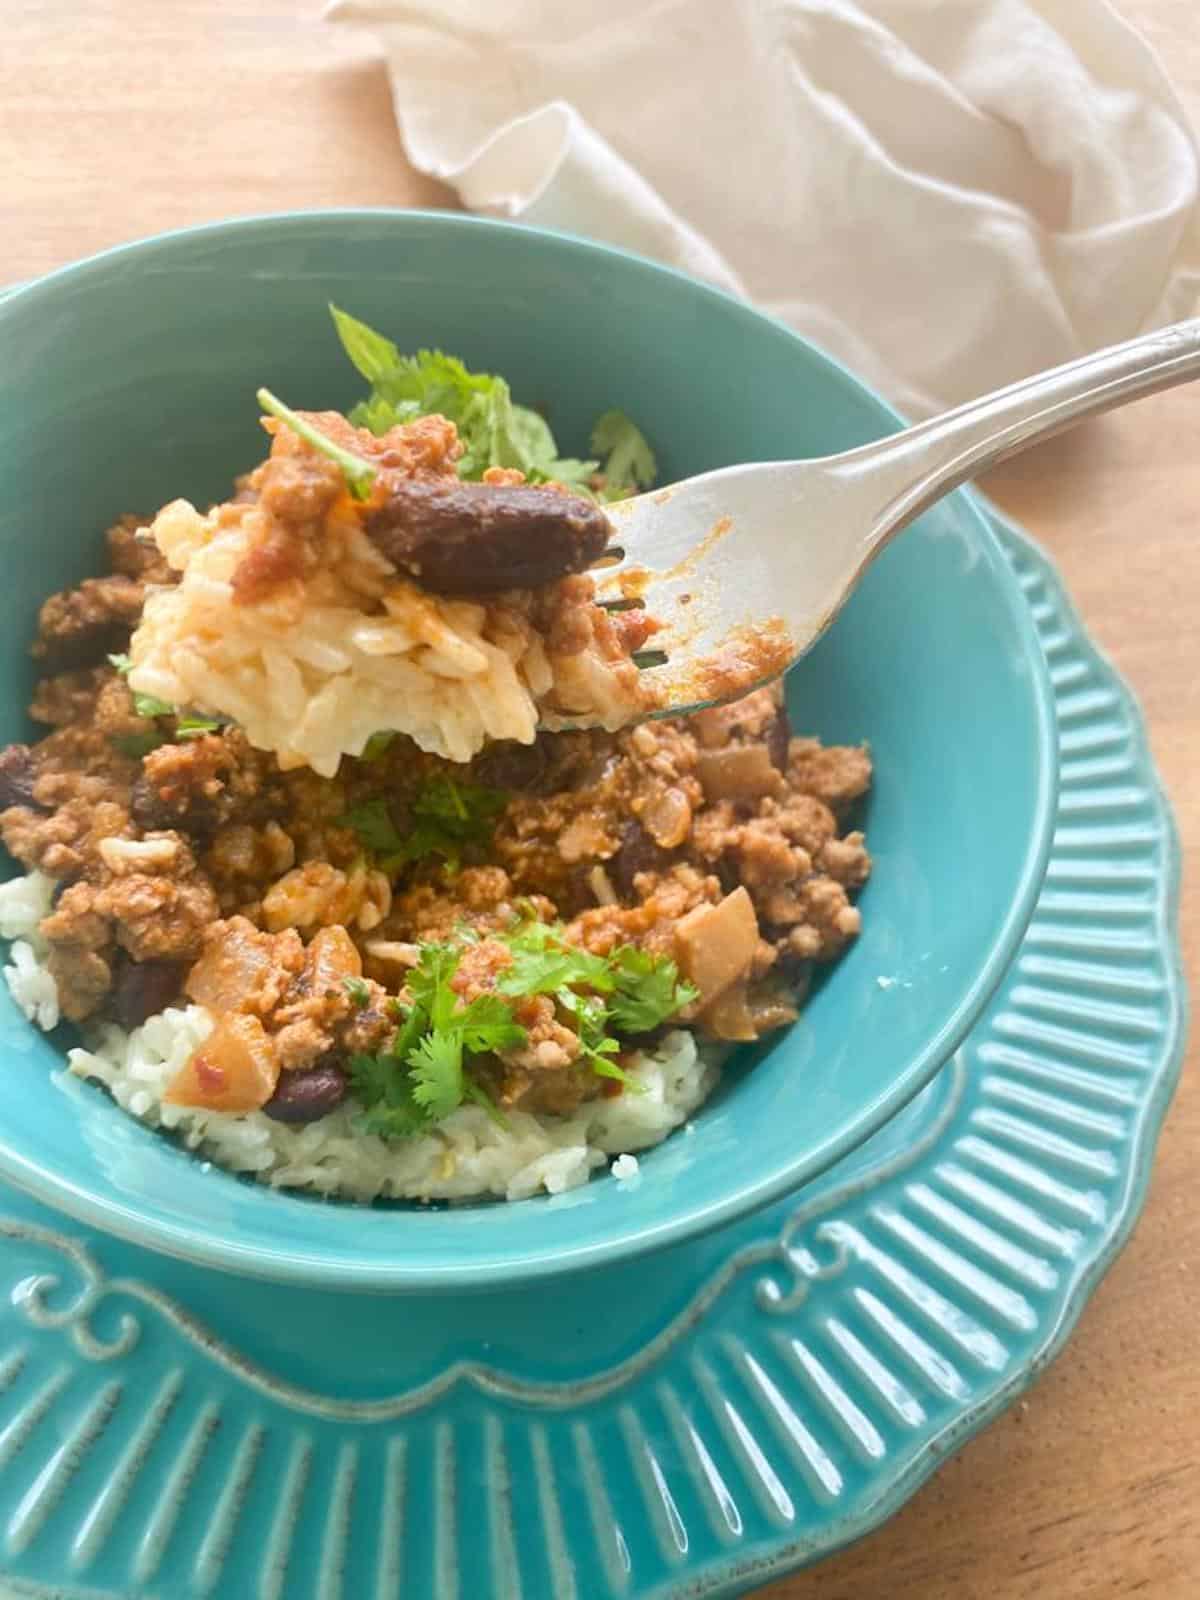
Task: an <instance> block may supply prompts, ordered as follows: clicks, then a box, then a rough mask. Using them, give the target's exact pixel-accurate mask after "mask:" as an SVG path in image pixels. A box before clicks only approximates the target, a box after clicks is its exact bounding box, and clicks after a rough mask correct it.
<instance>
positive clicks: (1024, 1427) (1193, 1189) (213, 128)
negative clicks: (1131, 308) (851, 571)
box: [0, 0, 1200, 1600]
mask: <svg viewBox="0 0 1200 1600" xmlns="http://www.w3.org/2000/svg"><path fill="white" fill-rule="evenodd" d="M5 9H6V15H5V19H4V27H5V48H4V51H3V53H2V54H0V157H2V158H3V161H2V164H3V172H4V179H3V198H2V200H0V217H2V218H3V229H2V231H0V281H2V280H8V281H12V280H14V279H20V278H24V277H29V276H32V275H33V274H36V273H39V272H42V271H44V270H46V269H47V268H50V267H55V266H58V265H59V264H60V263H62V262H65V261H69V260H71V259H72V258H74V257H77V256H81V255H85V254H87V253H88V252H90V251H93V250H98V249H101V248H102V247H104V246H106V245H111V244H116V243H118V242H120V241H122V240H125V239H131V238H135V237H137V236H139V235H141V234H146V233H153V232H156V231H158V230H160V229H163V228H170V227H176V226H179V225H181V224H185V223H191V222H202V221H207V220H210V219H213V218H217V217H223V216H228V215H231V214H236V213H240V212H241V213H244V212H250V211H265V210H276V209H284V208H286V207H291V206H322V205H338V204H363V205H443V204H451V203H452V198H451V196H450V195H449V193H448V192H447V191H445V190H442V189H441V188H440V187H439V186H438V185H436V184H434V183H431V182H429V181H427V180H425V179H423V178H421V177H419V176H418V175H417V174H415V173H414V172H413V171H412V170H411V169H410V168H409V167H408V166H407V165H406V163H405V161H404V159H403V156H402V155H401V153H400V148H399V144H398V141H397V139H396V136H395V133H394V129H393V125H392V119H391V108H390V101H389V98H388V90H387V83H386V79H385V76H384V72H383V68H382V66H381V65H380V63H379V61H378V59H377V56H376V53H375V51H374V49H373V47H372V45H371V43H370V41H369V40H367V39H365V38H361V37H356V36H354V35H352V34H351V32H350V31H349V30H347V29H333V28H329V27H326V26H324V25H323V24H322V23H321V22H320V20H319V15H318V12H319V5H318V3H317V0H167V3H166V4H164V5H151V4H149V3H148V0H104V3H101V0H41V3H40V4H38V5H28V6H20V7H17V6H9V7H6V8H5ZM1121 9H1122V10H1123V11H1124V13H1125V14H1126V15H1127V16H1128V17H1129V18H1130V19H1131V20H1132V21H1133V22H1135V23H1136V24H1138V25H1139V26H1141V27H1142V28H1143V29H1144V30H1145V31H1146V32H1147V33H1148V34H1149V35H1150V37H1151V38H1152V40H1153V41H1154V42H1155V43H1156V44H1157V45H1158V47H1159V48H1160V50H1161V51H1162V54H1163V56H1164V59H1165V60H1166V61H1167V63H1168V65H1169V68H1170V70H1171V72H1172V75H1173V77H1174V79H1175V82H1176V85H1177V87H1178V88H1179V90H1180V92H1181V93H1182V95H1183V97H1184V99H1185V102H1186V103H1187V104H1188V106H1189V108H1190V110H1191V112H1192V115H1193V118H1194V120H1195V121H1196V122H1197V123H1200V28H1198V27H1197V25H1196V13H1195V0H1122V3H1121ZM987 487H988V488H989V489H990V490H991V492H992V493H993V494H994V495H995V496H996V498H997V499H998V500H999V502H1000V504H1001V505H1002V506H1004V507H1005V508H1006V509H1007V510H1008V511H1010V512H1012V513H1013V514H1014V515H1015V516H1016V517H1018V518H1019V519H1020V520H1021V521H1022V522H1023V523H1024V524H1025V525H1026V526H1027V527H1028V528H1029V529H1031V530H1032V532H1033V533H1034V534H1035V535H1036V536H1037V537H1038V538H1039V539H1040V540H1042V542H1043V543H1044V544H1045V545H1047V546H1048V547H1049V549H1050V550H1051V551H1052V552H1053V554H1054V556H1055V557H1056V558H1057V560H1058V561H1059V563H1060V564H1061V566H1062V568H1063V570H1064V572H1065V574H1066V577H1067V580H1068V582H1069V584H1070V586H1071V589H1072V590H1073V592H1074V594H1075V596H1076V598H1077V600H1078V602H1079V604H1080V606H1081V608H1082V612H1083V615H1084V617H1085V618H1086V620H1087V622H1088V624H1089V626H1090V628H1091V629H1092V631H1093V633H1094V634H1095V635H1096V637H1097V638H1098V639H1099V640H1100V641H1101V642H1102V644H1103V645H1104V646H1105V647H1106V648H1107V650H1108V651H1109V653H1110V654H1111V655H1112V657H1113V658H1114V660H1115V661H1116V663H1117V665H1118V666H1119V668H1120V669H1121V671H1122V672H1123V673H1124V674H1125V675H1126V677H1127V678H1128V679H1129V680H1130V682H1131V683H1132V684H1133V685H1134V687H1135V689H1136V690H1137V692H1138V694H1139V695H1140V696H1141V699H1142V703H1143V705H1144V706H1145V709H1146V713H1147V716H1148V718H1149V723H1150V732H1151V737H1152V741H1153V745H1154V750H1155V753H1156V756H1157V759H1158V761H1159V764H1160V766H1161V768H1162V771H1163V774H1164V776H1165V779H1166V782H1167V786H1168V788H1169V790H1170V793H1171V794H1172V796H1173V798H1174V802H1175V806H1176V809H1177V813H1178V817H1179V822H1180V825H1181V829H1182V832H1183V838H1184V845H1185V851H1186V856H1187V865H1186V869H1185V871H1186V872H1190V873H1191V874H1192V877H1193V880H1194V877H1195V874H1196V872H1197V869H1198V868H1200V385H1196V386H1193V387H1192V388H1191V389H1184V390H1177V391H1175V392H1174V393H1171V394H1167V395H1163V396H1160V397H1157V398H1155V399H1152V400H1148V401H1145V402H1143V403H1142V404H1140V405H1138V406H1136V407H1134V408H1132V409H1131V410H1127V411H1125V412H1123V413H1121V414H1120V415H1118V416H1115V417H1112V418H1107V419H1104V420H1102V421H1101V422H1098V423H1095V424H1092V425H1090V426H1088V427H1086V428H1085V429H1083V430H1081V431H1079V432H1077V433H1076V434H1073V435H1071V436H1070V437H1069V438H1067V439H1064V440H1061V441H1057V442H1056V443H1054V444H1052V445H1049V446H1046V447H1045V448H1044V449H1043V450H1042V451H1041V452H1040V453H1037V454H1033V455H1028V456H1025V457H1024V458H1022V459H1021V460H1019V461H1017V462H1015V463H1013V464H1012V465H1011V467H1009V468H1006V469H1005V470H1004V472H1003V474H1002V475H1000V476H997V477H994V478H993V479H992V481H991V482H990V483H989V484H988V485H987ZM1198 903H1200V902H1197V900H1196V899H1195V897H1192V898H1191V899H1190V901H1189V903H1188V904H1186V905H1185V911H1184V938H1185V944H1186V947H1187V948H1186V956H1187V961H1188V967H1189V971H1192V972H1194V971H1195V970H1196V965H1197V956H1198V953H1200V913H1198V911H1197V905H1198ZM1195 1054H1196V1052H1195V1050H1193V1051H1192V1052H1191V1055H1192V1061H1191V1067H1192V1069H1193V1070H1188V1069H1185V1073H1184V1079H1183V1085H1182V1087H1181V1089H1180V1092H1179V1095H1178V1098H1177V1100H1176V1102H1175V1105H1174V1107H1173V1109H1172V1111H1171V1114H1170V1117H1169V1120H1168V1123H1167V1128H1166V1132H1165V1134H1164V1136H1163V1140H1162V1145H1161V1147H1160V1151H1159V1156H1158V1164H1157V1169H1156V1173H1155V1177H1154V1181H1153V1184H1152V1187H1151V1192H1150V1200H1149V1205H1148V1207H1147V1209H1146V1213H1145V1215H1144V1217H1143V1219H1142V1221H1141V1223H1140V1224H1139V1226H1138V1228H1137V1231H1136V1233H1135V1235H1134V1238H1133V1241H1132V1243H1131V1244H1130V1245H1129V1246H1128V1248H1127V1249H1126V1251H1125V1252H1124V1254H1123V1256H1122V1257H1121V1259H1120V1260H1119V1261H1118V1263H1117V1264H1116V1266H1115V1267H1114V1268H1113V1270H1112V1272H1111V1273H1110V1275H1109V1277H1108V1278H1107V1279H1106V1281H1105V1282H1104V1284H1103V1285H1102V1287H1101V1289H1100V1291H1099V1292H1098V1294H1097V1295H1096V1297H1095V1299H1094V1300H1093V1301H1092V1303H1091V1305H1090V1306H1089V1307H1088V1309H1087V1310H1086V1312H1085V1313H1084V1316H1083V1319H1082V1321H1081V1323H1080V1325H1079V1328H1078V1330H1077V1332H1076V1333H1075V1335H1074V1337H1073V1338H1072V1340H1071V1343H1070V1345H1069V1348H1068V1350H1067V1352H1066V1354H1065V1355H1063V1356H1062V1357H1061V1358H1060V1359H1059V1361H1058V1362H1057V1364H1056V1365H1055V1366H1054V1367H1053V1368H1052V1369H1051V1370H1050V1371H1049V1372H1048V1373H1047V1374H1046V1376H1045V1377H1044V1378H1043V1379H1042V1380H1041V1381H1040V1382H1039V1383H1038V1384H1037V1386H1036V1387H1035V1388H1034V1389H1033V1390H1032V1391H1031V1392H1030V1393H1029V1395H1028V1396H1027V1399H1026V1401H1025V1402H1023V1403H1022V1404H1020V1405H1019V1406H1018V1407H1017V1408H1016V1409H1014V1410H1012V1411H1010V1412H1009V1413H1008V1415H1007V1416H1006V1417H1004V1418H1003V1419H1002V1420H1001V1421H999V1422H998V1423H996V1424H995V1425H994V1426H993V1427H991V1428H989V1429H988V1430H987V1431H986V1432H985V1433H984V1434H983V1435H982V1436H981V1437H980V1438H978V1439H976V1440H975V1441H973V1442H972V1443H971V1444H969V1445H968V1446H967V1447H966V1448H965V1449H964V1450H963V1451H962V1452H961V1454H960V1455H958V1456H957V1457H956V1458H955V1459H953V1460H952V1461H950V1462H948V1463H947V1464H946V1465H945V1466H944V1467H943V1468H942V1469H941V1471H940V1472H939V1473H938V1474H937V1475H936V1477H935V1478H934V1479H933V1480H932V1481H931V1482H930V1483H929V1484H928V1485H927V1486H926V1487H925V1488H924V1489H923V1490H922V1491H921V1492H920V1493H919V1494H918V1495H917V1496H916V1498H915V1499H914V1500H913V1501H912V1502H911V1503H910V1505H909V1506H908V1507H907V1508H906V1509H905V1510H904V1511H902V1512H901V1513H900V1514H899V1515H898V1516H897V1517H895V1518H894V1519H893V1520H892V1522H890V1523H889V1524H888V1525H887V1527H886V1528H884V1529H883V1530H881V1531H880V1532H879V1533H877V1534H876V1535H874V1536H873V1537H872V1538H869V1539H867V1540H865V1541H864V1542H863V1543H862V1544H860V1545H859V1546H857V1547H856V1548H854V1549H852V1550H850V1551H847V1552H846V1553H844V1554H842V1555H841V1556H839V1557H836V1558H834V1559H833V1560H830V1561H828V1562H825V1563H823V1564H822V1565H821V1566H820V1567H818V1568H814V1569H812V1570H810V1571H808V1572H806V1573H802V1574H800V1575H799V1576H797V1577H795V1578H791V1579H788V1580H786V1581H783V1582H780V1583H777V1584H775V1585H774V1586H772V1587H771V1588H770V1589H769V1590H766V1591H763V1600H815V1597H818V1596H819V1597H820V1600H877V1597H878V1600H942V1597H946V1600H950V1597H953V1600H1026V1597H1033V1596H1037V1597H1039V1600H1112V1597H1116V1596H1124V1595H1133V1594H1138V1593H1144V1594H1146V1595H1149V1596H1152V1597H1154V1600H1185V1597H1187V1600H1192V1597H1195V1596H1197V1595H1200V1359H1198V1357H1197V1347H1198V1343H1197V1321H1198V1315H1200V1280H1198V1276H1197V1263H1198V1259H1200V1206H1198V1205H1197V1200H1196V1195H1197V1184H1196V1176H1195V1173H1196V1165H1197V1153H1198V1151H1200V1085H1198V1084H1197V1082H1196V1074H1195V1071H1194V1067H1195V1059H1194V1058H1195Z"/></svg>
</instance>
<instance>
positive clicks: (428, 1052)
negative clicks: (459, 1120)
mask: <svg viewBox="0 0 1200 1600" xmlns="http://www.w3.org/2000/svg"><path fill="white" fill-rule="evenodd" d="M407 1064H408V1067H409V1070H410V1073H411V1075H412V1079H413V1091H412V1095H413V1099H414V1100H415V1101H416V1102H417V1104H418V1105H419V1106H420V1107H421V1108H422V1109H423V1110H425V1111H427V1112H428V1113H429V1115H430V1116H431V1117H432V1118H433V1119H434V1120H435V1121H437V1120H439V1119H440V1118H442V1117H448V1116H449V1115H450V1113H451V1112H452V1111H453V1110H455V1109H456V1108H457V1107H458V1106H460V1105H461V1104H462V1098H463V1040H462V1034H461V1033H457V1032H445V1033H443V1032H437V1033H427V1034H425V1035H424V1037H423V1038H422V1039H421V1041H420V1042H419V1044H417V1045H416V1046H415V1047H414V1048H413V1049H412V1050H410V1051H409V1053H408V1058H407Z"/></svg>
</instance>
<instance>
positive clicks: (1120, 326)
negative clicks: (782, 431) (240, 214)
mask: <svg viewBox="0 0 1200 1600" xmlns="http://www.w3.org/2000/svg"><path fill="white" fill-rule="evenodd" d="M327 15H328V16H329V17H331V18H333V19H334V20H336V21H339V22H355V23H361V24H366V25H368V26H370V27H371V28H372V30H373V31H374V32H375V34H376V35H377V36H378V37H379V39H380V40H381V41H382V44H383V47H384V50H385V51H386V55H387V64H388V70H389V73H390V76H391V83H392V92H393V97H394V100H395V107H396V118H397V121H398V123H399V127H400V134H401V138H402V139H403V141H404V148H405V150H406V152H407V154H408V157H409V159H410V160H411V161H412V162H413V164H414V165H415V166H417V167H418V168H420V169H421V170H422V171H423V172H426V173H429V174H431V175H433V176H435V177H437V178H441V179H443V180H445V181H446V182H447V183H450V184H452V185H453V186H454V187H455V188H456V189H457V191H458V193H459V195H460V196H461V198H462V200H463V203H464V204H465V205H466V206H468V207H469V208H470V209H471V210H474V211H480V212H487V213H491V214H494V215H500V216H508V217H517V218H520V219H521V220H523V221H526V222H536V223H540V224H543V225H545V226H549V227H555V228H563V229H566V230H568V231H570V232H574V233H581V234H587V235H590V236H591V237H593V238H597V239H603V240H607V241H609V242H612V243H615V244H619V245H624V246H626V247H628V248H630V249H633V250H636V251H639V252H641V253H642V254H644V255H649V256H654V257H656V258H658V259H660V260H662V261H668V262H671V263H672V264H674V265H676V266H680V267H682V268H684V269H685V270H686V271H688V272H691V273H694V274H696V275H697V276H699V277H702V278H706V279H708V280H710V281H711V282H713V283H716V284H719V285H720V286H721V287H723V288H725V289H729V290H732V291H733V292H734V293H741V294H745V295H748V296H749V297H750V298H751V299H753V300H754V301H756V302H757V303H758V304H760V305H762V306H763V307H765V308H766V309H767V310H769V311H773V312H774V313H776V314H777V315H778V316H780V317H782V318H784V319H785V320H786V321H787V322H789V323H791V324H792V326H793V327H795V328H797V329H799V330H800V331H801V332H803V333H805V334H807V335H808V336H809V337H810V338H812V339H814V340H815V341H816V342H817V343H819V344H821V345H823V346H824V347H825V349H827V350H829V351H830V352H831V353H833V354H834V355H836V356H838V357H840V358H841V359H842V360H844V361H845V362H846V363H847V364H848V365H849V366H850V367H852V368H853V369H854V370H855V371H857V372H858V373H860V374H861V375H862V376H863V377H865V378H866V379H867V380H868V381H870V382H871V383H873V384H874V385H875V386H876V387H877V388H879V389H880V390H882V391H883V392H884V393H885V394H886V395H888V397H889V398H890V399H891V400H893V401H894V402H895V403H896V404H897V405H898V406H899V407H900V408H901V409H902V410H904V411H906V412H907V413H909V414H910V415H912V416H920V415H924V414H927V413H930V412H932V411H935V410H938V409H941V408H944V407H946V406H949V405H952V404H955V403H956V402H958V401H961V400H965V399H967V398H969V397H970V396H972V395H975V394H979V393H982V392H983V391H985V390H987V389H990V388H994V387H997V386H999V385H1000V384H1003V383H1006V382H1009V381H1011V380H1013V379H1016V378H1019V377H1023V376H1024V375H1026V374H1027V373H1029V372H1033V371H1036V370H1037V369H1039V368H1041V367H1047V366H1051V365H1053V364H1054V363H1056V362H1058V361H1065V360H1067V359H1069V358H1070V357H1071V356H1074V355H1078V354H1081V353H1082V352H1084V351H1087V350H1089V349H1095V348H1098V347H1099V346H1101V345H1104V344H1108V343H1112V342H1115V341H1117V340H1120V339H1122V338H1128V337H1131V336H1132V335H1134V334H1135V333H1138V332H1139V331H1141V330H1144V329H1148V328H1152V327H1154V326H1156V325H1159V324H1161V323H1164V322H1170V321H1174V320H1177V319H1178V318H1180V317H1183V316H1186V315H1188V314H1189V312H1190V311H1191V310H1192V308H1193V306H1194V304H1195V301H1196V297H1197V293H1198V292H1200V200H1198V196H1200V154H1198V150H1197V144H1196V139H1195V136H1194V134H1193V132H1192V130H1191V128H1190V127H1189V124H1188V120H1187V117H1186V115H1185V113H1184V110H1183V108H1182V106H1181V105H1180V102H1179V100H1178V99H1177V97H1176V95H1175V93H1174V92H1173V90H1172V88H1171V86H1170V84H1169V83H1168V81H1167V79H1166V76H1165V75H1164V72H1163V70H1162V67H1161V66H1160V65H1159V62H1158V60H1157V58H1156V57H1155V56H1154V54H1153V53H1152V52H1151V50H1150V49H1149V47H1148V46H1147V45H1146V44H1145V42H1144V41H1143V40H1142V39H1141V38H1140V37H1139V36H1138V35H1137V34H1136V33H1135V32H1134V31H1133V30H1132V29H1131V28H1130V27H1129V26H1128V25H1127V24H1126V23H1125V22H1123V21H1122V20H1121V19H1120V17H1118V16H1117V14H1116V13H1115V12H1114V11H1113V10H1112V9H1111V8H1110V7H1109V5H1108V4H1107V3H1106V0H859V3H857V4H855V3H852V0H333V3H332V5H331V6H330V7H329V10H328V12H327Z"/></svg>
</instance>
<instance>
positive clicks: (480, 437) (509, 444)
mask: <svg viewBox="0 0 1200 1600" xmlns="http://www.w3.org/2000/svg"><path fill="white" fill-rule="evenodd" d="M329 310H330V312H331V314H332V316H333V323H334V327H335V328H336V329H337V333H338V338H339V339H340V340H341V342H342V347H343V349H344V350H345V352H346V354H347V355H348V356H349V357H350V360H351V361H352V362H353V363H354V365H355V366H356V367H357V368H358V370H359V372H360V373H361V374H362V376H363V377H364V378H365V379H366V380H367V382H368V384H369V385H370V392H369V393H368V395H367V397H366V399H365V400H362V401H360V402H359V404H358V405H357V406H355V408H354V410H353V411H351V412H350V421H351V422H353V423H354V424H355V425H356V426H357V427H362V428H369V429H370V430H371V432H372V433H376V434H382V433H386V432H387V431H388V429H389V428H393V427H395V426H396V425H397V423H402V422H411V421H413V419H414V418H416V417H423V416H429V415H431V414H433V413H437V414H438V415H440V416H443V417H446V418H448V419H449V420H450V421H451V422H453V423H454V425H455V427H456V428H457V430H458V436H459V438H460V439H461V440H462V443H463V447H464V448H463V454H462V456H461V458H460V459H459V462H458V474H459V477H461V478H469V479H473V480H478V479H480V478H482V477H483V474H484V473H485V472H486V471H487V469H488V468H489V467H517V468H519V469H520V471H522V472H523V473H524V474H525V476H526V478H527V479H528V481H529V482H530V483H548V482H551V481H553V482H555V483H564V484H567V485H568V486H569V487H570V488H571V489H573V490H575V491H576V492H577V493H579V494H584V495H594V496H595V497H596V498H598V499H602V500H610V501H611V500H621V499H624V498H626V497H627V496H628V495H631V494H636V493H637V491H638V490H639V489H645V488H649V486H650V485H651V484H652V483H653V482H654V479H655V476H656V475H657V471H658V467H657V463H656V462H655V459H654V452H653V451H652V450H651V448H650V446H649V445H648V444H647V442H646V439H645V437H644V435H643V434H642V432H641V430H640V429H639V428H638V427H637V425H636V424H635V423H634V422H632V421H631V420H630V419H629V418H628V417H627V416H626V415H625V414H624V412H621V411H606V412H605V413H604V414H603V416H601V417H600V418H599V419H598V421H597V423H596V425H595V428H594V429H593V431H592V437H591V448H592V454H593V459H590V460H580V459H578V458H576V457H573V456H563V455H560V454H559V449H558V444H557V441H556V440H555V437H554V434H553V432H552V430H551V428H550V425H549V424H548V423H547V421H546V419H545V418H544V417H543V416H541V415H540V414H539V413H538V412H536V411H534V410H532V409H531V408H530V407H529V406H522V405H518V404H517V402H516V401H515V400H514V399H513V397H512V391H511V390H510V388H509V386H508V384H507V383H506V382H505V380H504V379H503V378H501V377H497V376H495V375H494V374H492V373H488V372H471V371H469V370H468V368H467V367H466V366H465V365H464V364H463V362H461V361H460V360H459V359H458V357H457V356H448V355H446V354H445V353H444V352H443V351H441V350H418V351H417V353H416V354H415V355H403V354H402V353H401V351H400V350H399V349H398V347H397V346H396V345H395V344H393V343H392V341H391V340H390V339H388V338H386V337H385V336H384V335H383V334H381V333H378V332H376V330H375V329H374V328H372V327H369V326H368V325H367V323H365V322H360V321H359V319H358V318H357V317H352V316H351V315H350V314H349V312H346V311H343V310H341V308H340V307H338V306H335V305H331V306H330V308H329ZM598 474H599V475H600V476H601V477H602V478H603V487H602V488H600V489H599V490H597V489H596V488H595V484H594V480H595V479H596V477H597V475H598Z"/></svg>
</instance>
